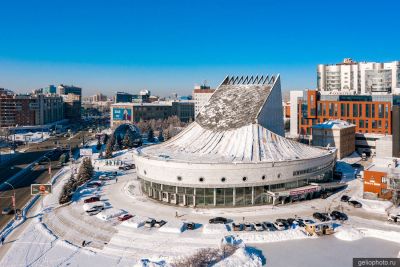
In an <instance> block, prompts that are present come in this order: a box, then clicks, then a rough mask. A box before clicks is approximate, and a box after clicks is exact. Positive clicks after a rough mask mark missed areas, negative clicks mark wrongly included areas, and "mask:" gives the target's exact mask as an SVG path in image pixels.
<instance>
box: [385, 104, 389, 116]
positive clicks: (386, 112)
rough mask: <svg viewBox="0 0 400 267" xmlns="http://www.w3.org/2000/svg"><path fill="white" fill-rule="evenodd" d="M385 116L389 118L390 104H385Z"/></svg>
mask: <svg viewBox="0 0 400 267" xmlns="http://www.w3.org/2000/svg"><path fill="white" fill-rule="evenodd" d="M385 118H389V105H385Z"/></svg>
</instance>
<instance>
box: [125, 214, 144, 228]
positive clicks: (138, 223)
mask: <svg viewBox="0 0 400 267" xmlns="http://www.w3.org/2000/svg"><path fill="white" fill-rule="evenodd" d="M145 222H146V218H145V217H140V216H135V217H133V218H130V219H128V220H126V221H124V222H122V223H121V225H123V226H126V227H131V228H139V227H142V226H144V224H145Z"/></svg>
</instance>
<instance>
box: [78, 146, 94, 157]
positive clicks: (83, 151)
mask: <svg viewBox="0 0 400 267" xmlns="http://www.w3.org/2000/svg"><path fill="white" fill-rule="evenodd" d="M79 154H80V155H81V156H91V155H93V151H92V149H91V148H81V149H80V150H79Z"/></svg>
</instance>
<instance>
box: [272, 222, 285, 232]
mask: <svg viewBox="0 0 400 267" xmlns="http://www.w3.org/2000/svg"><path fill="white" fill-rule="evenodd" d="M274 226H275V228H276V229H277V230H279V231H282V230H285V229H286V227H285V225H284V224H283V223H282V222H278V221H276V222H274Z"/></svg>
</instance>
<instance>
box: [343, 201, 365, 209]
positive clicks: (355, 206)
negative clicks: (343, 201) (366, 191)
mask: <svg viewBox="0 0 400 267" xmlns="http://www.w3.org/2000/svg"><path fill="white" fill-rule="evenodd" d="M347 203H349V205H350V206H353V207H354V208H361V207H362V204H361V203H360V202H358V201H357V200H349V201H348V202H347Z"/></svg>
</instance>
